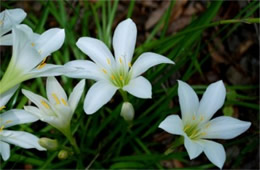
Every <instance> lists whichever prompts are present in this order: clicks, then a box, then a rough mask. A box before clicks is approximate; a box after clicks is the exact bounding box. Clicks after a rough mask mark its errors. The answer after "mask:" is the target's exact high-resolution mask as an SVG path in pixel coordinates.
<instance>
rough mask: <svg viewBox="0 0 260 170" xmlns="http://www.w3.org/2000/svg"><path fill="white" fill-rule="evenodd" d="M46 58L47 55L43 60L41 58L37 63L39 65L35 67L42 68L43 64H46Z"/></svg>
mask: <svg viewBox="0 0 260 170" xmlns="http://www.w3.org/2000/svg"><path fill="white" fill-rule="evenodd" d="M46 60H47V57H45V58H44V59H43V60H42V62H41V63H40V64H39V66H38V67H37V69H41V68H43V67H44V66H45V65H46V63H45V61H46Z"/></svg>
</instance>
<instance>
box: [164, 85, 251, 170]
mask: <svg viewBox="0 0 260 170" xmlns="http://www.w3.org/2000/svg"><path fill="white" fill-rule="evenodd" d="M178 83H179V87H178V95H179V102H180V107H181V116H182V119H180V117H179V116H178V115H171V116H168V117H167V118H166V119H165V120H164V121H162V122H161V124H160V125H159V127H160V128H162V129H164V130H165V131H167V132H168V133H171V134H175V135H182V136H184V146H185V148H186V150H187V151H188V154H189V157H190V159H194V158H196V157H197V156H199V155H200V154H201V153H202V152H204V153H205V154H206V156H207V157H208V159H209V160H210V161H211V162H212V163H213V164H214V165H216V166H217V167H219V168H222V167H223V165H224V162H225V160H226V153H225V150H224V147H223V146H222V145H221V144H219V143H216V142H213V141H210V140H208V139H232V138H235V137H236V136H238V135H240V134H242V133H243V132H245V131H246V130H247V129H248V128H249V127H250V125H251V123H250V122H246V121H241V120H238V119H235V118H232V117H228V116H220V117H217V118H214V119H212V120H210V119H211V118H212V116H213V115H214V114H215V113H216V111H217V110H218V109H220V108H221V107H222V106H223V104H224V101H225V97H226V89H225V86H224V84H223V82H222V81H218V82H215V83H213V84H211V85H210V86H209V87H208V88H207V90H206V91H205V93H204V94H203V97H202V99H201V101H200V102H199V99H198V96H197V94H196V93H195V92H194V90H193V89H192V88H191V87H190V86H189V85H188V84H186V83H184V82H182V81H178Z"/></svg>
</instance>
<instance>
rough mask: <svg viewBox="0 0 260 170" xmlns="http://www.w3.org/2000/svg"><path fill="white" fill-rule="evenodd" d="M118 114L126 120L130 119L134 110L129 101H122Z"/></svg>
mask: <svg viewBox="0 0 260 170" xmlns="http://www.w3.org/2000/svg"><path fill="white" fill-rule="evenodd" d="M120 115H121V116H122V117H123V118H124V119H125V120H126V121H132V120H133V119H134V116H135V110H134V107H133V105H132V104H131V103H129V102H124V103H123V105H122V109H121V113H120Z"/></svg>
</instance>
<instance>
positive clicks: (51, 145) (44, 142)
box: [38, 138, 59, 151]
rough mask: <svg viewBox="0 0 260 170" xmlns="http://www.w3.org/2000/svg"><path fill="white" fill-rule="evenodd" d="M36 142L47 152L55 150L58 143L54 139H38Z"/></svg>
mask: <svg viewBox="0 0 260 170" xmlns="http://www.w3.org/2000/svg"><path fill="white" fill-rule="evenodd" d="M38 142H39V144H40V145H41V146H42V147H44V148H46V149H47V150H49V151H54V150H57V149H58V147H59V144H58V141H57V140H56V139H50V138H40V139H39V141H38Z"/></svg>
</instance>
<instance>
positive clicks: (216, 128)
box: [203, 116, 251, 139]
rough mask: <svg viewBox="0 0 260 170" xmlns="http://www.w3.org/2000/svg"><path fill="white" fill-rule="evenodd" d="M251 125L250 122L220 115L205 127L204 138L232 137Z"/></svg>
mask: <svg viewBox="0 0 260 170" xmlns="http://www.w3.org/2000/svg"><path fill="white" fill-rule="evenodd" d="M250 125H251V123H250V122H246V121H241V120H238V119H235V118H232V117H228V116H220V117H217V118H215V119H213V120H211V121H210V122H209V126H208V127H207V128H206V129H205V132H206V135H205V136H203V138H208V139H232V138H235V137H237V136H238V135H240V134H242V133H244V132H245V131H246V130H247V129H248V128H249V127H250Z"/></svg>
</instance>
